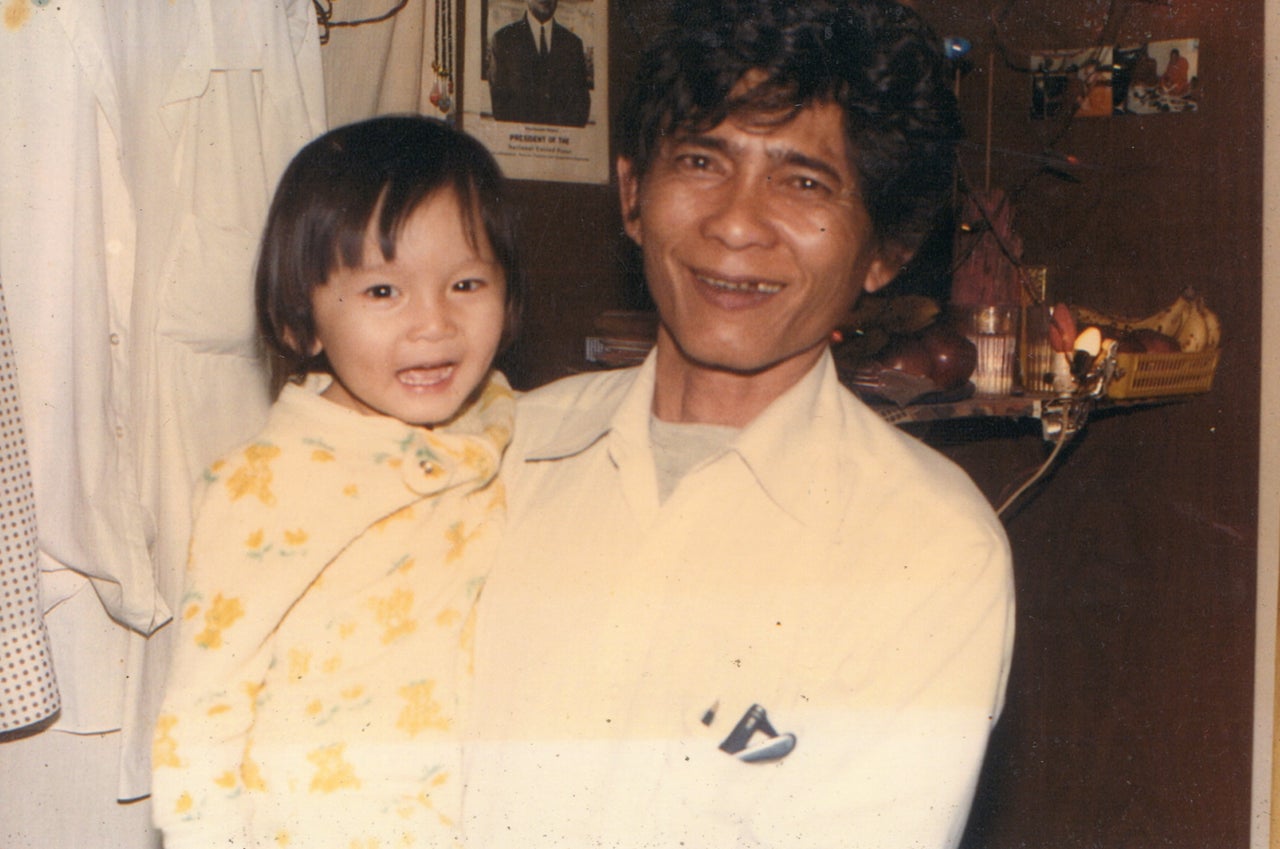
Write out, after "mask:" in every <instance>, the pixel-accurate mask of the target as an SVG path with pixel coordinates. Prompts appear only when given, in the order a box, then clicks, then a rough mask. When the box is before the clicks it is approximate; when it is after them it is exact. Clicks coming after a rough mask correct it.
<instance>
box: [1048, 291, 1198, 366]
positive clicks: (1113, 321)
mask: <svg viewBox="0 0 1280 849" xmlns="http://www.w3.org/2000/svg"><path fill="white" fill-rule="evenodd" d="M1071 312H1072V314H1073V317H1074V319H1075V321H1076V323H1077V324H1079V325H1080V326H1081V327H1084V326H1086V325H1093V326H1095V327H1098V328H1100V329H1102V330H1103V334H1104V335H1105V336H1107V337H1109V338H1111V339H1115V340H1116V341H1117V342H1118V343H1120V344H1121V346H1122V347H1121V349H1120V350H1121V351H1122V352H1123V351H1124V350H1125V347H1124V346H1126V345H1127V346H1130V347H1132V348H1134V350H1138V351H1140V352H1145V353H1156V352H1163V351H1166V350H1168V349H1169V347H1170V346H1169V345H1168V343H1167V341H1165V340H1168V339H1171V340H1173V341H1174V342H1175V343H1176V348H1174V349H1173V350H1176V351H1182V352H1183V353H1187V354H1191V353H1196V352H1199V351H1207V350H1213V349H1214V348H1217V347H1218V346H1219V345H1220V344H1221V343H1222V321H1221V319H1219V317H1218V314H1217V313H1215V312H1214V311H1213V310H1211V309H1209V307H1208V306H1207V305H1206V304H1205V301H1204V296H1203V295H1201V294H1200V293H1199V292H1197V291H1196V290H1195V289H1194V288H1193V287H1190V286H1188V287H1187V288H1186V289H1184V290H1183V291H1182V292H1180V293H1179V294H1178V297H1176V298H1174V299H1173V301H1172V302H1171V303H1169V304H1167V305H1166V306H1164V307H1162V308H1161V309H1158V310H1156V311H1155V312H1153V313H1151V314H1150V315H1147V316H1143V317H1141V318H1129V317H1124V316H1114V315H1108V314H1107V313H1104V312H1101V311H1099V310H1095V309H1090V308H1089V307H1080V306H1077V307H1072V309H1071ZM1132 334H1139V335H1138V336H1137V338H1133V336H1132ZM1126 337H1128V338H1126ZM1162 337H1163V338H1162ZM1138 346H1141V347H1140V348H1139V347H1138Z"/></svg>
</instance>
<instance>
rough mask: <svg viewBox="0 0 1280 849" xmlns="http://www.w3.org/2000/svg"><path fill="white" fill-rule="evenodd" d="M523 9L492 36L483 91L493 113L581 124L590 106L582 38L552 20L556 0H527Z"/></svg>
mask: <svg viewBox="0 0 1280 849" xmlns="http://www.w3.org/2000/svg"><path fill="white" fill-rule="evenodd" d="M528 4H529V9H528V12H527V13H526V14H525V15H524V16H523V17H522V18H520V19H519V20H518V21H516V22H515V23H511V24H508V25H507V26H504V27H503V28H502V29H500V30H498V31H497V33H495V34H494V37H493V45H492V51H491V53H490V60H489V96H490V99H491V101H492V103H493V117H494V118H495V119H496V120H498V121H514V122H518V123H523V124H553V125H556V126H565V127H581V126H584V125H585V124H586V123H587V116H588V113H589V112H590V109H591V92H590V90H589V88H590V79H589V77H588V74H587V59H586V51H585V50H584V49H583V46H582V39H581V38H579V37H578V36H576V35H574V34H573V33H572V32H570V31H569V30H568V29H567V28H566V27H564V26H562V25H560V24H559V23H558V22H557V21H556V20H555V13H556V6H557V5H558V0H528Z"/></svg>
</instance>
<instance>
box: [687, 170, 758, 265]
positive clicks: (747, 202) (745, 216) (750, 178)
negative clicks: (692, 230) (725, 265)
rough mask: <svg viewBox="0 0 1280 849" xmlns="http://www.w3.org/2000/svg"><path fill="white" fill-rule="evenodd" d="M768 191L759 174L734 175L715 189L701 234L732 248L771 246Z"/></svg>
mask: <svg viewBox="0 0 1280 849" xmlns="http://www.w3.org/2000/svg"><path fill="white" fill-rule="evenodd" d="M770 188H771V184H770V178H769V177H768V176H767V175H761V174H741V175H734V177H732V178H731V179H729V180H726V181H725V182H724V183H722V184H721V185H720V186H718V187H716V189H715V192H716V196H715V198H714V199H713V202H712V205H711V209H710V211H709V213H708V214H707V216H706V218H705V219H704V221H703V235H704V236H707V237H708V238H712V239H716V240H717V241H720V242H722V243H723V244H725V245H726V246H728V247H730V248H734V249H741V248H748V247H761V246H768V245H770V244H772V243H773V240H774V237H775V235H776V231H775V230H774V226H773V221H772V218H771V209H772V204H771V203H770V195H771V192H770Z"/></svg>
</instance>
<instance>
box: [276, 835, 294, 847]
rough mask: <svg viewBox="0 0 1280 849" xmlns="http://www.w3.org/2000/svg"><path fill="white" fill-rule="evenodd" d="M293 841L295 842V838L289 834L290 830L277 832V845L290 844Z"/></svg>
mask: <svg viewBox="0 0 1280 849" xmlns="http://www.w3.org/2000/svg"><path fill="white" fill-rule="evenodd" d="M292 842H293V838H292V837H290V836H289V832H287V831H280V832H277V833H276V845H277V846H288V845H289V844H290V843H292Z"/></svg>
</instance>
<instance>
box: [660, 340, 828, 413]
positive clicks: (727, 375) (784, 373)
mask: <svg viewBox="0 0 1280 849" xmlns="http://www.w3.org/2000/svg"><path fill="white" fill-rule="evenodd" d="M824 350H825V348H823V347H821V346H819V347H817V348H814V349H813V351H812V355H811V356H804V357H797V358H794V359H792V360H788V361H786V362H785V363H781V364H779V365H778V366H775V367H773V368H771V369H767V370H765V371H762V372H753V373H750V374H742V373H739V372H733V371H725V370H723V369H714V368H709V367H706V366H702V365H699V364H696V363H692V362H690V361H689V359H688V358H687V357H685V356H684V355H683V354H682V353H681V352H680V350H679V348H678V347H677V346H676V344H675V342H674V341H673V340H672V339H671V338H670V337H669V336H667V335H666V334H665V333H664V332H662V331H661V330H660V331H659V334H658V344H657V364H656V365H657V371H656V375H655V383H654V390H653V414H654V416H656V417H657V418H658V419H660V420H661V421H664V422H686V423H697V424H714V425H726V426H728V427H737V428H742V427H746V426H747V425H749V424H750V423H751V422H753V421H754V420H755V418H756V417H757V416H759V415H760V414H761V413H763V412H764V411H765V409H766V408H767V407H768V406H769V405H770V404H772V403H773V402H774V401H775V400H777V399H778V397H779V396H781V395H782V394H783V393H785V392H786V391H787V390H788V389H790V388H791V387H792V386H795V385H796V384H797V383H799V382H800V380H801V379H802V378H803V377H804V376H805V375H806V374H808V373H809V371H810V369H812V368H813V366H814V364H815V363H817V361H818V359H819V358H820V357H821V356H822V352H823V351H824Z"/></svg>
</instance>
